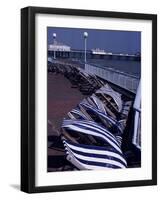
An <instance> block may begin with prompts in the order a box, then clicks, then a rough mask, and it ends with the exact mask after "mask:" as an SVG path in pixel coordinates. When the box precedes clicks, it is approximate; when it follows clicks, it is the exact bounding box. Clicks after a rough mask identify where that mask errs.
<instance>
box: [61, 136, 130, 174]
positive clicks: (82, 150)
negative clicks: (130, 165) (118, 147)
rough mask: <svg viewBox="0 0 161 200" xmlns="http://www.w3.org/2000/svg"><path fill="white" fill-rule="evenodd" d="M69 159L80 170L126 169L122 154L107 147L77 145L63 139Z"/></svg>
mask: <svg viewBox="0 0 161 200" xmlns="http://www.w3.org/2000/svg"><path fill="white" fill-rule="evenodd" d="M63 143H64V146H65V151H66V154H67V159H68V160H69V161H70V162H71V163H72V164H73V165H75V166H76V167H77V168H78V169H81V170H82V169H86V170H102V169H106V170H107V169H119V168H126V167H127V163H126V160H125V159H124V157H123V155H122V153H119V152H113V151H111V150H110V149H108V148H107V147H99V146H90V145H84V144H75V143H72V142H70V141H67V140H65V139H63Z"/></svg>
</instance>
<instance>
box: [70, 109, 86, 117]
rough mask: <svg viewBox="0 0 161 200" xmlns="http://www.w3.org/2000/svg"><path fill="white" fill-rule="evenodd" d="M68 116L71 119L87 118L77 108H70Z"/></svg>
mask: <svg viewBox="0 0 161 200" xmlns="http://www.w3.org/2000/svg"><path fill="white" fill-rule="evenodd" d="M68 116H69V117H70V118H71V119H82V120H83V119H86V120H88V117H87V116H86V115H85V114H84V113H83V112H82V111H81V110H80V109H78V108H75V109H72V110H71V111H70V112H68Z"/></svg>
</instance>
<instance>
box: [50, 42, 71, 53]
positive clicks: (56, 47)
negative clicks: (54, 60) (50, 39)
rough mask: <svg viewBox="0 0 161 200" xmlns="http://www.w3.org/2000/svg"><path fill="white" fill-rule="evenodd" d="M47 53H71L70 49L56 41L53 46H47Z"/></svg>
mask: <svg viewBox="0 0 161 200" xmlns="http://www.w3.org/2000/svg"><path fill="white" fill-rule="evenodd" d="M48 50H49V51H66V52H69V51H71V47H70V46H68V45H65V44H62V43H58V42H57V41H54V43H53V44H49V45H48Z"/></svg>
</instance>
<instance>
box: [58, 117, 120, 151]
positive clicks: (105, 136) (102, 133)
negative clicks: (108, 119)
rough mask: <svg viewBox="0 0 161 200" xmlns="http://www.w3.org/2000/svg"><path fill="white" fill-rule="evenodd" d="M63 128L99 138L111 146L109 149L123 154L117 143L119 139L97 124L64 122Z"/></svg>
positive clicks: (74, 121) (80, 121)
mask: <svg viewBox="0 0 161 200" xmlns="http://www.w3.org/2000/svg"><path fill="white" fill-rule="evenodd" d="M62 128H64V129H65V130H66V131H67V132H68V131H69V132H70V131H74V132H76V133H77V132H78V133H81V134H83V135H91V136H93V137H96V138H99V139H100V140H101V141H102V142H103V143H105V144H106V145H107V146H109V148H112V149H113V150H114V151H117V152H120V153H121V149H120V143H119V142H118V141H117V138H116V137H115V136H114V135H113V134H112V133H111V132H110V131H108V130H107V129H105V128H104V127H102V126H101V125H98V124H97V123H96V122H93V121H87V120H64V121H63V124H62Z"/></svg>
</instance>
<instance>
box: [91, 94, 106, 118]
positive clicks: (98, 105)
mask: <svg viewBox="0 0 161 200" xmlns="http://www.w3.org/2000/svg"><path fill="white" fill-rule="evenodd" d="M89 99H91V100H92V101H93V102H94V104H95V107H96V108H97V109H98V110H100V111H101V112H102V113H103V114H105V115H106V114H107V113H106V106H105V104H104V103H103V102H102V101H101V100H100V99H99V98H98V97H97V96H96V95H95V94H93V95H92V96H90V97H89Z"/></svg>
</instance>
